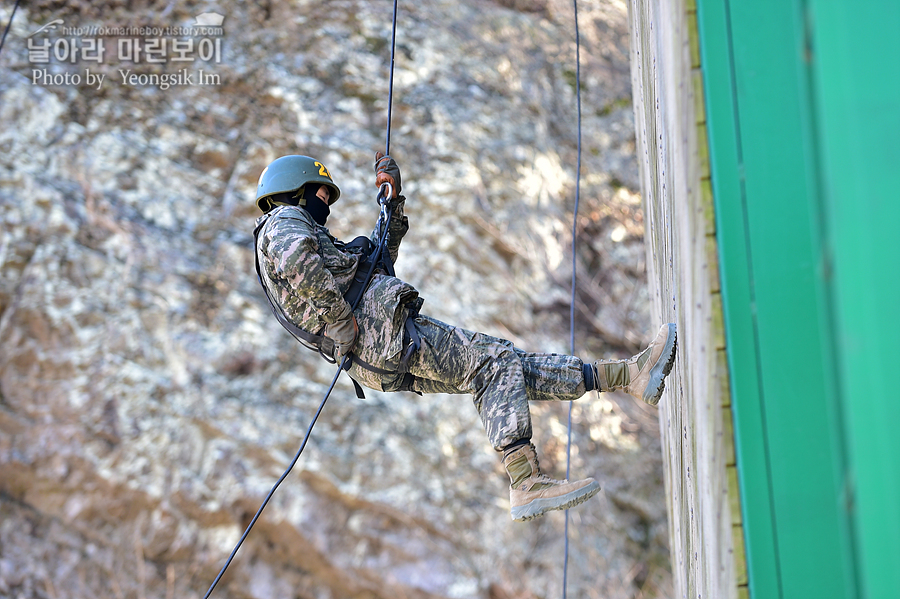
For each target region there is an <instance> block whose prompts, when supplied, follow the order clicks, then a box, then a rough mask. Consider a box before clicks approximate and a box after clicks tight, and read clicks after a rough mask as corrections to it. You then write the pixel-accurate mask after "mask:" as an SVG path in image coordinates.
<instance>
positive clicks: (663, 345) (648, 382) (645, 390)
mask: <svg viewBox="0 0 900 599" xmlns="http://www.w3.org/2000/svg"><path fill="white" fill-rule="evenodd" d="M676 337H677V335H676V334H675V325H674V324H673V323H668V324H664V325H662V326H661V327H660V328H659V334H657V335H656V339H654V340H653V343H651V344H650V346H649V347H648V348H647V349H645V350H644V351H642V352H641V353H639V354H638V355H636V356H633V357H631V358H628V359H627V360H605V361H604V360H600V361H597V362H594V364H593V366H594V380H595V381H598V384H599V388H600V391H615V390H616V389H623V390H624V391H625V392H626V393H628V394H630V395H633V396H634V397H637V398H638V399H642V400H644V401H645V402H647V403H648V404H650V405H652V406H655V405H656V404H657V403H659V398H660V397H662V392H663V389H664V388H665V386H666V383H665V378H666V375H668V374H669V372H671V371H672V364H674V363H675V349H676Z"/></svg>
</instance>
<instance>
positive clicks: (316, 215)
mask: <svg viewBox="0 0 900 599" xmlns="http://www.w3.org/2000/svg"><path fill="white" fill-rule="evenodd" d="M318 190H319V188H318V187H316V186H313V185H310V186H308V188H307V189H305V190H304V192H303V199H305V200H306V205H305V206H304V207H303V208H304V209H305V210H306V211H307V212H309V215H310V216H312V217H313V220H314V221H316V222H317V223H319V224H320V225H322V226H323V227H324V226H325V222H326V221H327V220H328V215H329V214H331V209H330V208H329V207H328V204H326V203H325V202H323V201H322V200H320V199H319V197H318V196H317V195H316V192H317V191H318Z"/></svg>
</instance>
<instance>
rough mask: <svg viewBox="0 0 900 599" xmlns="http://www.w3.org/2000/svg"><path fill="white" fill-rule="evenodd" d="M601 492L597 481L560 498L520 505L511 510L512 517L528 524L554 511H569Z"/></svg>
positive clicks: (547, 498) (549, 498)
mask: <svg viewBox="0 0 900 599" xmlns="http://www.w3.org/2000/svg"><path fill="white" fill-rule="evenodd" d="M599 490H600V483H598V482H597V481H594V482H592V483H591V484H589V485H587V486H585V487H582V488H580V489H576V490H574V491H570V492H568V493H566V494H565V495H560V496H559V497H544V498H543V499H535V500H533V501H531V502H529V503H526V504H525V505H519V506H516V507H514V508H511V509H510V515H512V519H513V520H515V521H516V522H527V521H528V520H534V519H535V518H537V517H538V516H543V515H544V514H546V513H547V512H550V511H553V510H567V509H569V508H570V507H574V506H576V505H578V504H579V503H584V502H585V501H587V500H588V499H590V498H591V497H593V496H594V495H596V494H597V492H598V491H599Z"/></svg>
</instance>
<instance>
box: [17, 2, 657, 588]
mask: <svg viewBox="0 0 900 599" xmlns="http://www.w3.org/2000/svg"><path fill="white" fill-rule="evenodd" d="M11 5H12V3H11V2H6V3H4V6H3V7H2V8H0V23H3V24H5V23H6V22H7V21H8V19H9V16H10V13H11V8H12V6H11ZM626 10H627V9H626V5H625V4H624V3H623V2H621V1H619V0H592V1H582V2H579V20H580V25H581V39H582V43H583V46H582V55H581V56H582V91H583V103H584V104H583V105H584V166H583V172H582V175H583V176H582V185H581V202H582V203H581V207H580V210H579V220H578V235H579V246H578V252H577V257H576V258H577V264H578V269H579V280H578V299H577V325H578V334H577V336H576V344H577V348H578V349H577V351H578V352H579V353H580V354H581V355H583V356H585V357H592V358H594V357H599V356H603V355H608V356H615V357H626V356H628V355H631V353H633V352H634V351H636V350H638V349H639V348H640V346H641V345H642V344H643V343H644V342H645V341H646V339H647V337H648V334H649V333H650V332H651V330H654V329H655V327H656V326H657V325H658V323H651V322H649V320H648V313H649V312H648V300H647V297H646V295H647V294H646V288H645V268H644V249H643V228H642V216H641V211H640V199H639V195H638V192H637V189H638V178H637V163H636V160H635V156H634V151H635V148H634V131H633V119H632V112H631V101H630V85H629V66H628V37H627V36H628V33H627V21H626ZM207 12H213V13H217V14H220V15H224V17H225V19H224V22H223V33H222V34H221V35H220V36H216V37H218V39H219V40H220V42H221V56H219V57H218V58H219V60H218V61H217V60H215V59H212V60H210V61H207V62H204V61H202V60H199V59H197V60H195V61H194V62H189V63H184V64H176V63H174V62H173V61H171V60H167V61H165V62H163V63H161V64H160V63H147V62H138V63H132V62H129V61H128V60H125V59H124V58H122V57H121V56H120V55H118V48H117V44H118V43H119V41H118V40H119V38H121V37H129V36H127V35H126V36H123V35H118V34H116V33H115V32H113V33H111V34H108V35H92V34H91V33H90V32H89V31H85V32H84V33H78V32H75V33H70V34H66V33H65V31H63V30H62V25H60V26H59V27H58V28H57V29H45V30H44V31H43V32H40V33H35V31H36V30H38V29H39V28H40V27H41V26H44V25H47V24H48V23H51V22H52V21H53V20H54V19H62V20H63V24H64V25H65V26H67V27H89V26H110V27H140V26H149V27H167V26H190V25H191V24H194V23H196V17H197V15H200V14H202V13H207ZM390 18H391V3H390V2H388V1H387V0H380V1H377V2H364V1H361V0H334V1H328V2H313V1H304V0H295V1H292V2H271V1H269V2H262V3H248V2H237V1H227V0H223V1H220V2H207V1H196V2H190V1H183V2H175V1H174V0H172V1H171V2H169V1H168V0H161V1H154V0H128V1H126V0H118V1H114V2H107V3H94V2H83V1H82V2H77V1H76V2H62V1H56V0H32V1H28V0H25V1H23V2H22V5H21V7H20V8H19V12H18V14H17V15H16V19H15V22H14V24H13V27H12V30H11V32H10V35H9V38H8V39H7V43H6V47H5V48H4V49H3V53H2V55H0V206H2V213H0V597H16V598H19V597H23V598H31V597H41V598H43V597H48V598H56V597H69V598H88V597H90V598H94V597H112V598H126V597H127V598H132V597H133V598H141V599H143V598H163V597H166V598H169V597H202V596H203V594H204V593H205V591H206V589H207V588H208V586H209V584H210V583H211V582H212V580H213V578H214V577H215V575H216V573H217V572H218V570H219V568H220V567H221V566H222V564H223V563H224V560H225V558H226V557H227V555H228V553H229V551H230V550H231V548H232V547H233V545H234V543H235V542H236V540H237V539H238V537H239V535H240V533H241V531H242V530H243V528H244V527H245V526H246V524H247V523H248V522H249V519H250V517H252V515H253V513H254V512H255V510H256V509H257V507H258V506H259V503H260V501H261V500H262V498H263V497H264V496H265V494H266V493H267V492H268V490H269V489H270V487H271V485H272V484H273V483H274V482H275V480H277V478H278V476H279V475H280V474H281V473H282V472H283V470H284V469H285V467H286V466H287V464H288V463H289V461H290V459H291V457H292V456H293V454H294V453H295V452H296V450H297V448H298V446H299V443H300V440H301V438H302V435H303V432H304V431H305V429H306V427H307V425H308V423H309V421H310V418H311V417H312V415H313V412H314V411H315V408H316V407H317V405H318V403H319V401H320V399H321V397H322V395H323V393H324V392H325V389H326V387H327V384H328V383H329V381H330V380H331V376H332V375H333V370H332V367H330V366H329V365H327V364H325V363H324V362H323V361H321V360H320V359H317V357H316V356H315V355H314V354H311V353H309V352H307V351H306V350H304V349H302V348H301V347H299V346H298V345H297V344H296V343H295V342H294V341H293V339H292V338H291V337H290V336H289V335H288V334H287V333H286V332H285V331H283V330H282V329H281V328H280V326H279V325H278V323H277V322H276V320H275V319H274V317H273V316H272V315H271V313H270V311H269V308H268V305H267V304H266V302H265V299H264V297H263V295H262V293H261V291H260V288H259V286H258V283H257V281H256V276H255V273H254V268H253V258H252V251H251V240H252V228H253V221H254V219H255V218H256V216H257V211H256V208H255V205H254V203H253V193H254V190H255V184H256V179H257V177H258V175H259V173H260V172H261V170H262V169H263V168H264V166H265V165H266V164H267V163H268V162H269V161H271V160H272V159H274V158H276V157H278V156H280V155H283V154H288V153H306V154H310V155H313V156H316V157H318V158H320V159H321V160H322V161H323V162H324V163H325V164H326V165H328V167H329V168H330V170H331V171H332V173H333V174H334V176H335V178H336V180H337V182H338V184H339V185H340V186H341V188H342V190H343V198H342V199H341V201H340V203H339V204H337V205H336V206H335V209H334V211H333V213H332V218H331V220H330V221H329V224H330V226H331V229H332V232H333V233H335V234H336V235H337V236H338V237H342V238H345V239H346V238H350V237H353V236H356V235H358V234H366V233H368V231H369V230H370V229H371V227H372V224H373V223H374V219H375V217H376V208H375V205H374V199H373V192H374V188H373V184H374V183H373V175H372V172H371V163H372V157H373V154H374V152H375V151H376V150H379V149H382V148H383V147H384V133H385V125H386V114H387V89H388V85H387V76H388V64H389V60H388V59H389V52H390ZM69 31H70V32H71V30H69ZM29 36H31V39H32V40H33V41H32V44H34V43H37V42H41V41H42V40H45V39H46V40H50V42H51V43H52V44H56V43H57V41H58V40H60V39H66V40H68V41H69V43H72V44H80V43H81V42H80V41H79V40H80V39H81V38H91V37H94V38H97V39H100V40H101V41H102V43H103V44H104V47H105V48H106V49H107V54H106V57H105V60H104V61H102V62H100V63H97V62H90V61H85V60H82V59H81V58H80V57H79V58H78V59H77V60H74V61H73V60H71V56H69V57H68V58H67V59H60V58H59V57H58V56H55V55H53V54H52V52H53V51H55V50H56V46H55V45H54V46H52V48H51V55H50V58H49V60H48V62H47V63H36V62H35V61H34V58H35V55H34V54H33V53H31V54H30V53H29V50H28V41H27V40H28V38H29ZM132 37H133V36H132ZM146 37H157V38H159V37H166V36H165V35H163V36H159V35H156V36H153V35H150V36H146ZM170 37H177V36H170ZM574 41H575V35H574V28H573V15H572V6H571V4H570V3H567V2H557V1H556V0H498V1H490V0H464V1H462V2H456V1H449V0H448V1H444V0H423V1H420V2H415V3H414V2H400V18H399V23H398V46H397V63H396V69H397V70H396V75H395V88H394V108H393V115H394V116H393V129H392V145H391V150H392V154H393V155H394V156H395V157H396V158H397V160H398V162H399V163H400V165H401V168H402V170H403V176H404V192H405V195H407V197H408V198H409V201H408V202H407V211H408V214H409V217H410V222H411V226H412V230H411V232H410V234H409V235H408V236H407V238H406V240H405V241H404V245H403V247H402V251H401V258H400V260H399V261H398V263H397V265H396V266H397V272H398V273H399V274H400V275H401V276H402V277H403V278H405V279H406V280H408V281H410V282H411V283H413V284H414V285H415V286H416V287H418V288H419V289H420V291H421V293H422V295H423V296H424V297H425V298H426V303H425V308H424V311H425V312H426V313H427V314H429V315H432V316H435V317H437V318H441V319H444V320H447V321H449V322H453V323H457V324H460V325H463V326H466V327H468V328H473V329H478V330H482V331H485V332H489V333H492V334H496V335H500V336H503V337H507V338H510V339H512V340H513V341H514V342H516V343H517V344H518V345H519V346H520V347H523V348H526V349H531V350H543V351H557V352H565V351H568V345H569V343H568V336H569V335H568V306H569V276H570V274H569V273H570V268H571V260H572V256H571V251H570V244H571V233H570V231H569V228H570V226H571V219H572V211H573V208H574V189H575V164H576V112H575V96H574V91H575V67H574V65H575V58H574V57H575V45H574ZM181 68H187V69H189V70H190V71H192V72H196V71H197V70H200V69H202V70H203V71H204V72H205V73H206V74H207V75H214V76H217V77H218V80H217V81H216V80H215V79H213V80H207V81H205V82H204V81H203V80H194V81H192V82H185V83H186V84H183V85H173V86H172V87H169V88H168V89H161V86H160V85H152V84H147V85H140V84H139V82H138V84H136V85H131V84H128V82H127V81H123V80H122V77H121V73H120V70H131V71H132V72H133V73H136V74H145V75H150V74H163V73H176V72H178V71H179V69H181ZM88 69H89V70H90V71H91V72H92V74H94V76H95V77H96V76H98V75H100V74H103V75H104V76H105V77H104V82H103V83H102V84H99V85H98V84H96V83H97V82H96V80H94V81H93V84H91V85H89V84H88V81H87V77H86V70H88ZM35 71H38V72H39V74H40V75H41V76H39V77H37V78H36V75H35ZM67 74H68V76H69V82H68V83H67V82H66V81H65V79H62V80H60V79H59V77H63V78H64V77H65V76H66V75H67ZM75 74H80V75H82V80H81V82H80V83H74V82H73V81H72V79H73V77H74V75H75ZM48 76H49V77H50V78H48ZM60 81H61V83H58V82H60ZM148 81H149V79H148ZM664 401H665V399H664ZM567 408H568V406H567V405H534V406H533V416H534V421H535V429H536V436H535V442H536V444H537V445H538V447H539V450H540V452H541V453H542V456H543V464H544V466H545V469H546V470H548V471H549V472H550V473H552V474H555V475H557V476H559V477H563V476H564V475H565V429H566V414H567V412H566V410H567ZM574 422H575V425H574V445H575V447H574V450H573V451H574V453H573V462H572V473H573V475H574V476H579V477H580V476H588V475H590V476H595V477H597V478H598V479H599V481H600V483H601V485H602V486H603V489H604V490H603V491H602V493H601V494H600V495H599V496H598V497H596V498H595V499H593V500H591V501H590V502H588V503H586V504H584V505H582V506H580V507H579V508H577V509H575V510H572V511H571V512H570V517H571V522H570V534H571V547H570V561H569V586H568V592H569V594H570V596H572V597H586V598H592V597H603V598H605V599H618V598H626V597H628V598H631V597H640V598H643V597H665V596H669V594H670V593H671V583H670V578H671V577H670V573H669V564H668V550H667V539H666V533H667V524H666V514H665V507H664V502H663V500H662V493H663V482H662V468H661V460H660V455H659V454H660V446H659V440H658V422H657V414H656V410H655V409H653V408H650V407H648V406H643V405H639V404H637V403H635V402H634V401H632V400H631V399H630V398H628V397H625V396H620V395H615V394H614V395H603V396H599V397H598V396H597V395H596V394H593V395H588V396H585V397H584V398H582V399H581V400H580V401H578V402H576V405H575V412H574ZM507 485H508V481H507V479H506V478H505V475H504V473H503V471H502V469H501V467H500V464H499V462H498V459H497V456H496V455H495V454H494V453H493V451H492V450H491V448H490V446H489V444H488V442H487V440H486V437H485V435H484V433H483V431H482V430H481V427H480V424H479V421H478V419H477V416H476V413H475V410H474V408H473V407H472V405H471V401H470V400H469V398H467V397H458V396H429V397H418V396H415V395H407V394H392V395H387V394H379V393H376V392H372V391H369V392H367V399H366V400H365V401H360V400H358V399H356V398H355V396H354V393H353V390H352V387H351V385H350V383H349V381H348V379H346V378H342V379H341V381H340V382H339V383H338V385H337V388H336V390H335V392H334V394H333V396H332V398H331V399H330V400H329V403H328V404H327V405H326V407H325V411H324V413H323V415H322V417H321V418H320V420H319V422H318V424H317V425H316V428H315V430H314V433H313V437H312V441H311V442H310V444H309V446H308V447H307V448H306V450H305V452H304V453H303V455H302V457H301V459H300V461H299V463H298V464H297V467H296V468H295V469H294V472H293V473H292V474H291V475H290V477H288V479H287V480H286V481H285V483H284V484H283V485H282V486H281V488H280V489H279V490H278V492H277V493H276V494H275V496H274V499H273V500H272V502H271V503H270V504H269V506H268V508H267V509H266V511H265V512H264V514H263V516H262V518H261V520H260V521H259V523H258V524H257V525H256V527H255V528H254V529H253V531H252V533H251V534H250V537H249V539H248V540H247V542H246V543H245V544H244V546H243V548H242V549H241V551H240V553H239V554H238V556H237V559H236V560H235V562H234V564H233V565H232V566H231V568H230V569H229V571H228V573H227V575H226V576H225V578H224V579H223V581H222V583H220V585H219V587H218V588H217V590H216V592H215V593H214V595H213V597H216V596H218V597H237V598H251V597H252V598H259V599H262V598H267V599H268V598H274V597H297V598H322V599H327V598H334V599H343V598H360V599H362V598H371V599H375V598H384V599H387V598H396V597H409V598H434V599H437V598H469V597H472V598H491V599H511V598H514V597H518V598H523V599H525V598H529V599H530V598H544V597H548V598H549V597H558V596H561V595H562V566H563V523H564V517H563V515H562V513H554V514H550V515H548V516H546V517H544V518H542V519H539V520H537V521H535V522H533V523H528V524H519V523H514V522H512V521H511V520H510V518H509V512H508V493H507Z"/></svg>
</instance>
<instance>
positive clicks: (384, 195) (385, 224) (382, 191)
mask: <svg viewBox="0 0 900 599" xmlns="http://www.w3.org/2000/svg"><path fill="white" fill-rule="evenodd" d="M396 41H397V0H394V14H393V26H392V29H391V70H390V78H389V83H388V117H387V133H386V135H385V137H386V139H385V147H384V154H385V156H389V155H390V153H391V151H390V150H391V106H392V104H393V96H394V52H395V49H396ZM393 195H394V194H393V188H392V187H391V185H390V184H389V183H384V184H382V185H381V187H380V188H379V190H378V196H377V197H378V203H379V205H380V206H381V213H380V214H379V217H378V223H377V224H376V225H375V230H376V231H377V233H379V234H380V235H379V239H378V246H377V247H376V251H375V256H376V257H375V259H372V260H369V261H368V270H367V271H366V278H365V281H364V283H363V284H362V286H361V287H359V289H358V291H357V292H356V293H357V297H355V298H354V302H352V303H351V309H356V306H357V305H358V303H359V301H360V300H361V299H362V293H363V291H364V290H365V287H366V286H367V285H368V282H369V281H371V279H372V275H373V274H374V272H375V268H376V266H378V264H379V263H380V262H381V261H382V260H381V258H382V257H387V253H386V252H387V245H386V241H387V234H388V229H389V224H390V218H391V216H392V212H393V209H392V207H391V205H390V204H391V198H393ZM257 235H258V228H257V230H256V231H254V241H255V240H256V238H257ZM351 243H352V242H351ZM253 252H254V254H256V244H255V243H254V247H253ZM387 258H388V259H387V262H388V263H390V258H389V257H387ZM358 270H359V269H357V271H358ZM260 272H261V271H260V269H259V259H258V258H257V274H260ZM390 272H391V273H393V265H391V266H390ZM260 282H262V278H261V277H260ZM352 287H353V286H352V285H351V289H352ZM263 289H264V290H266V297H267V298H269V293H268V290H267V289H266V286H265V285H263ZM269 302H270V303H272V300H271V298H269ZM279 314H281V316H284V315H283V313H281V311H280V310H276V311H275V316H276V317H278V321H279V322H281V324H282V326H285V328H287V329H288V331H290V332H291V333H292V334H293V333H294V331H293V330H292V329H291V328H289V327H287V325H285V322H287V323H289V324H291V325H292V324H293V323H290V321H289V320H287V319H286V318H285V320H284V321H282V318H281V316H279ZM414 317H415V316H413V318H414ZM294 328H296V329H297V330H298V331H300V330H301V329H299V328H298V327H294ZM304 333H305V331H304ZM406 333H407V335H410V336H412V343H411V345H412V344H415V345H416V347H418V343H419V336H418V333H417V332H415V326H412V325H411V319H410V318H407V321H406ZM295 337H297V339H298V341H299V340H300V339H302V338H303V336H302V335H301V336H299V337H298V336H297V335H295ZM414 351H415V350H411V349H410V348H409V347H407V350H406V355H405V358H406V360H409V356H411V355H412V353H414ZM320 353H322V352H320ZM324 355H325V354H324V353H323V356H324ZM329 355H331V356H332V360H334V358H333V354H329ZM351 356H352V354H348V355H345V356H344V357H343V359H342V360H341V363H340V365H339V366H338V368H337V372H335V373H334V377H333V378H332V379H331V384H330V385H329V386H328V390H327V391H326V392H325V396H324V397H323V398H322V401H321V402H320V403H319V408H318V409H317V410H316V413H315V415H314V416H313V418H312V421H310V423H309V427H308V428H307V429H306V434H305V435H304V436H303V442H302V443H301V444H300V449H298V450H297V453H296V454H295V455H294V459H292V460H291V463H290V464H288V467H287V469H285V471H284V473H283V474H282V475H281V477H280V478H279V479H278V480H277V481H276V482H275V484H274V485H273V486H272V489H271V490H270V491H269V493H268V495H266V498H265V499H264V500H263V502H262V504H261V505H260V506H259V509H258V510H256V514H255V515H254V516H253V518H252V519H251V520H250V524H248V525H247V528H246V529H245V530H244V534H242V535H241V538H240V539H239V540H238V542H237V544H236V545H235V546H234V549H233V550H232V551H231V555H229V556H228V559H227V560H226V561H225V565H224V566H222V569H221V570H219V574H218V575H217V576H216V578H215V580H213V582H212V584H211V585H210V587H209V590H208V591H206V595H204V597H203V599H209V596H210V595H212V592H213V590H214V589H215V588H216V585H217V584H219V581H220V580H221V579H222V576H224V575H225V571H226V570H227V569H228V566H230V565H231V562H232V561H233V560H234V556H235V555H237V552H238V549H240V548H241V545H243V543H244V540H245V539H246V538H247V535H249V534H250V530H251V529H252V528H253V525H254V524H256V521H257V520H259V517H260V515H261V514H262V512H263V510H264V509H265V508H266V506H267V505H268V504H269V500H271V499H272V496H273V495H274V494H275V491H276V490H277V489H278V487H279V486H280V485H281V483H282V482H283V481H284V479H286V478H287V477H288V474H290V473H291V470H293V469H294V465H295V464H296V463H297V460H299V459H300V454H302V453H303V450H304V449H305V448H306V444H307V442H308V441H309V437H310V435H311V434H312V429H313V427H314V426H315V425H316V421H318V419H319V415H320V414H321V413H322V410H323V409H324V408H325V402H327V401H328V398H329V396H330V395H331V392H332V391H333V390H334V386H335V384H336V383H337V380H338V378H339V377H340V376H341V371H342V370H348V369H349V368H350V363H351V362H350V360H351ZM335 362H336V360H335ZM359 362H360V360H359V359H358V358H357V363H359ZM407 378H408V376H405V377H404V381H403V386H404V387H407V389H408V387H409V385H408V381H407ZM353 384H354V386H355V387H356V392H357V395H360V394H361V393H362V388H361V387H360V386H359V384H358V383H357V382H356V381H353Z"/></svg>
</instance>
